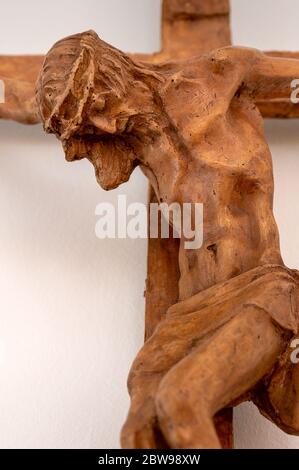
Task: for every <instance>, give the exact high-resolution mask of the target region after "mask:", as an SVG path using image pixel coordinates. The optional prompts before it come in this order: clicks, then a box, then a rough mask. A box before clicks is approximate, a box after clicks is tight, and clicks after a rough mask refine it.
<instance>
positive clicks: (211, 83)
mask: <svg viewBox="0 0 299 470" xmlns="http://www.w3.org/2000/svg"><path fill="white" fill-rule="evenodd" d="M207 64H208V65H207ZM237 65H238V64H237ZM208 66H209V62H208V59H206V58H205V59H204V60H203V61H200V62H199V64H197V65H196V66H194V67H191V70H189V71H188V70H187V73H185V72H184V74H183V76H182V75H180V76H179V78H178V79H177V84H176V80H172V82H173V85H171V86H170V89H169V90H168V91H167V94H166V95H165V97H164V102H165V108H166V110H167V111H168V114H169V116H170V118H171V128H170V130H169V131H168V133H167V135H165V136H164V142H163V143H164V145H161V144H160V146H159V149H161V148H164V149H166V150H165V155H163V156H161V155H159V158H157V160H155V156H154V153H153V157H152V158H151V169H152V172H153V174H154V179H155V184H156V191H158V192H159V195H158V197H159V198H160V200H163V201H164V202H167V203H171V202H179V203H181V204H183V203H184V202H191V203H196V202H200V203H203V210H204V224H203V231H204V240H203V245H202V247H201V248H199V249H196V250H185V248H184V242H185V240H184V239H183V238H182V240H181V248H180V255H179V265H180V271H181V280H180V299H181V300H183V299H186V298H188V297H190V296H192V295H194V294H196V293H198V292H200V291H201V290H203V289H207V288H208V287H211V286H212V285H214V284H217V283H218V282H222V281H225V280H227V279H230V278H232V277H234V276H237V275H238V274H241V273H243V272H245V271H248V270H249V269H252V268H254V267H256V266H259V265H263V264H272V263H273V264H283V262H282V259H281V255H280V250H279V235H278V230H277V227H276V223H275V220H274V217H273V211H272V200H273V173H272V159H271V154H270V151H269V148H268V145H267V142H266V140H265V137H264V132H263V120H262V117H261V116H260V113H259V111H258V110H257V109H256V108H255V106H254V103H253V102H252V101H251V100H250V99H249V98H247V97H246V96H245V95H244V96H234V95H235V92H234V87H235V89H236V90H237V89H238V86H239V85H240V84H241V82H242V70H243V69H242V70H240V74H239V75H238V73H237V72H239V69H238V67H237V66H236V71H235V69H234V68H232V65H231V64H229V66H227V67H228V68H229V70H228V74H227V75H226V74H225V73H224V72H223V74H222V75H221V76H220V77H219V76H218V75H216V77H214V75H215V74H212V73H211V71H210V70H208V71H207V67H208ZM192 74H194V75H196V77H197V76H200V77H203V78H200V79H197V78H196V79H193V78H192ZM234 81H235V83H234ZM238 83H239V85H238ZM188 98H189V101H188ZM168 103H170V105H169V104H168ZM173 103H176V106H174V105H173ZM185 103H186V106H185ZM184 106H185V109H184ZM175 129H177V134H176V135H174V134H175ZM170 141H172V143H173V147H176V150H175V151H173V150H171V145H169V142H170ZM153 151H155V149H153ZM156 152H157V149H156ZM161 157H162V158H161ZM161 162H163V163H162V164H161ZM161 165H162V166H161ZM164 166H165V169H164Z"/></svg>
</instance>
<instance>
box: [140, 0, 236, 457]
mask: <svg viewBox="0 0 299 470" xmlns="http://www.w3.org/2000/svg"><path fill="white" fill-rule="evenodd" d="M230 41H231V38H230V22H229V2H228V0H191V1H190V0H189V1H185V0H164V2H163V15H162V51H161V53H160V54H157V55H155V56H154V60H155V61H156V60H157V61H158V60H161V59H164V60H171V59H178V58H180V59H183V58H188V57H189V56H190V57H192V56H195V55H199V54H202V53H205V52H208V51H210V50H212V49H215V48H219V47H224V46H228V45H229V44H230ZM149 191H150V195H149V202H150V203H156V202H157V199H156V196H155V194H154V192H153V190H152V189H150V190H149ZM170 232H171V231H170ZM178 258H179V241H178V239H175V238H170V239H162V238H158V239H151V238H149V241H148V267H147V284H146V293H145V297H146V316H145V338H146V339H147V338H149V337H150V336H151V334H152V332H153V331H154V329H155V327H156V326H157V324H158V323H159V321H160V320H161V319H162V318H163V316H164V315H165V313H166V311H167V309H168V308H169V307H170V306H171V305H173V304H174V303H176V302H177V300H178V285H179V277H180V272H179V265H178ZM215 421H216V423H215V424H216V427H217V431H218V435H219V438H220V440H221V444H222V446H223V447H224V448H231V447H233V426H232V410H224V411H223V412H221V413H219V414H218V415H217V417H216V418H215Z"/></svg>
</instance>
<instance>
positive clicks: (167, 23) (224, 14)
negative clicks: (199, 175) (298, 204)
mask: <svg viewBox="0 0 299 470" xmlns="http://www.w3.org/2000/svg"><path fill="white" fill-rule="evenodd" d="M230 44H231V38H230V25H229V2H228V0H189V1H186V0H164V1H163V17H162V51H161V52H159V53H156V54H153V55H150V56H148V55H141V54H135V55H134V56H133V55H132V57H134V58H136V59H142V60H143V61H148V62H151V63H160V62H163V61H168V60H177V59H186V58H188V57H193V56H198V55H200V54H203V53H206V52H209V51H211V50H214V49H217V48H220V47H224V46H228V45H230ZM267 54H268V55H269V56H273V57H294V58H298V57H299V53H287V52H285V53H283V52H267ZM42 62H43V57H41V56H31V57H30V56H29V57H5V56H2V57H0V79H2V80H3V81H4V83H5V88H6V102H5V105H3V106H1V105H0V118H4V119H14V120H17V121H19V122H22V123H27V124H34V123H37V122H39V116H38V114H37V109H36V105H35V98H34V88H35V83H36V79H37V75H38V73H39V70H40V68H41V66H42ZM257 104H258V107H259V109H260V111H261V113H262V115H263V116H264V117H284V118H289V117H298V114H299V109H298V107H297V106H295V105H294V104H292V103H291V101H290V100H288V99H286V98H280V97H279V98H275V99H263V100H261V101H259V102H258V103H257ZM149 201H150V202H155V201H156V196H155V194H154V192H153V190H152V189H150V195H149ZM178 250H179V244H178V240H177V239H175V238H172V239H167V240H166V239H162V238H158V239H152V238H149V242H148V275H147V286H146V318H145V338H146V339H148V338H150V336H151V335H152V333H153V331H154V329H155V327H156V326H157V324H158V323H159V322H160V320H161V319H162V318H163V315H164V314H165V312H166V311H167V310H168V308H169V307H170V306H171V305H173V304H175V303H176V302H177V300H178V282H179V276H180V273H179V266H178ZM161 286H163V289H161ZM215 421H216V426H217V431H218V435H219V438H220V440H221V444H222V446H223V447H224V448H231V447H233V429H232V410H231V409H226V410H224V411H221V412H220V413H219V414H218V415H217V416H216V418H215Z"/></svg>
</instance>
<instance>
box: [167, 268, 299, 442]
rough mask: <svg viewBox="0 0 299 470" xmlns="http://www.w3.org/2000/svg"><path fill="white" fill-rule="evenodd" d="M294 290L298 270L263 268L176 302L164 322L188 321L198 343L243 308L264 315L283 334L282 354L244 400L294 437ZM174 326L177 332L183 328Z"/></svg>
mask: <svg viewBox="0 0 299 470" xmlns="http://www.w3.org/2000/svg"><path fill="white" fill-rule="evenodd" d="M298 286H299V273H298V271H295V270H290V269H288V268H285V267H282V266H277V265H265V266H261V267H258V268H255V269H252V270H250V271H248V272H246V273H244V274H241V275H240V276H237V277H235V278H233V279H231V280H229V281H227V282H224V283H222V284H217V285H215V286H213V287H211V288H210V289H207V290H205V291H203V292H200V293H199V294H197V295H195V296H193V297H191V298H189V299H187V300H185V301H183V302H179V303H178V304H176V305H174V306H172V307H171V308H170V309H169V310H168V313H167V316H166V319H165V321H166V323H167V322H169V321H170V322H173V321H175V320H179V319H180V320H179V323H180V325H182V324H184V323H185V321H186V320H187V321H188V323H189V322H190V324H189V327H190V326H191V329H192V323H193V331H194V333H195V332H196V336H197V338H198V339H201V341H204V340H205V339H208V337H209V336H210V335H212V334H213V333H214V332H216V331H217V330H218V329H219V328H220V327H221V326H223V325H225V323H227V322H228V321H229V320H231V319H232V317H234V316H235V315H236V314H239V313H240V311H242V309H244V308H245V307H246V306H249V305H250V306H254V307H256V308H260V309H262V310H263V311H264V312H266V313H267V314H268V315H269V316H270V317H271V318H272V320H273V321H274V322H275V323H276V324H277V325H278V326H279V327H280V328H281V329H282V335H283V334H284V333H285V341H286V345H285V352H284V353H283V354H282V356H281V357H279V358H278V360H277V363H276V365H275V367H274V368H273V370H272V371H269V374H268V375H267V377H265V378H264V379H263V380H262V381H261V382H260V383H259V384H258V385H257V387H256V388H255V389H254V390H252V391H251V392H250V393H249V395H248V397H250V399H251V400H252V401H254V403H255V404H256V405H257V407H258V408H259V410H260V412H261V413H262V414H263V415H264V416H266V417H267V418H269V419H270V420H271V421H273V422H274V423H275V424H276V425H278V426H279V427H280V428H281V429H283V430H284V431H285V432H288V433H291V434H297V435H299V363H297V364H296V363H295V362H292V360H291V357H292V353H293V352H294V346H293V344H294V341H293V340H294V339H296V338H299V334H298V327H299V313H298V311H299V308H298V306H299V289H298ZM183 319H184V320H183ZM166 323H165V325H164V327H166ZM177 326H178V331H181V327H180V326H179V325H177ZM193 340H194V336H193ZM297 347H298V346H297Z"/></svg>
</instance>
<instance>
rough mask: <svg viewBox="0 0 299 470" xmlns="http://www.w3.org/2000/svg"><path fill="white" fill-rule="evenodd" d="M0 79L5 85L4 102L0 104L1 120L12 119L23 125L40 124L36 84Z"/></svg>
mask: <svg viewBox="0 0 299 470" xmlns="http://www.w3.org/2000/svg"><path fill="white" fill-rule="evenodd" d="M0 79H1V81H2V83H3V84H4V87H3V91H4V93H3V94H4V100H3V101H4V102H3V103H0V119H10V120H14V121H18V122H21V123H23V124H37V123H38V122H40V118H39V116H38V112H37V105H36V101H35V85H34V83H30V82H25V81H21V80H14V79H8V78H1V77H0Z"/></svg>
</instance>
